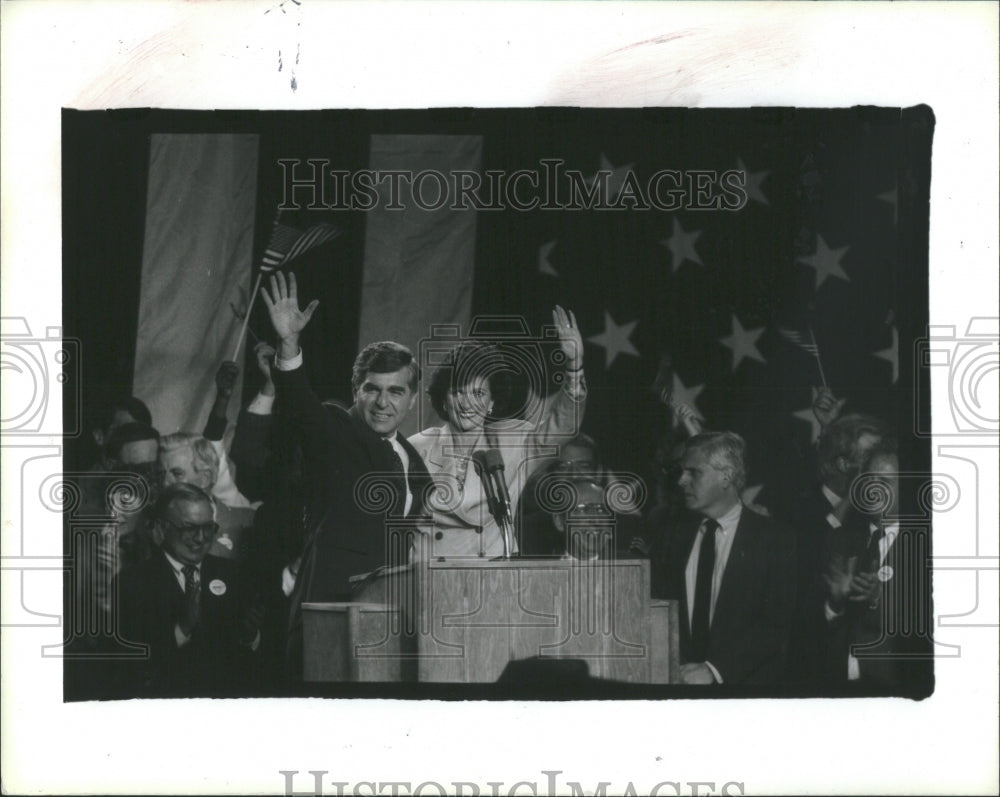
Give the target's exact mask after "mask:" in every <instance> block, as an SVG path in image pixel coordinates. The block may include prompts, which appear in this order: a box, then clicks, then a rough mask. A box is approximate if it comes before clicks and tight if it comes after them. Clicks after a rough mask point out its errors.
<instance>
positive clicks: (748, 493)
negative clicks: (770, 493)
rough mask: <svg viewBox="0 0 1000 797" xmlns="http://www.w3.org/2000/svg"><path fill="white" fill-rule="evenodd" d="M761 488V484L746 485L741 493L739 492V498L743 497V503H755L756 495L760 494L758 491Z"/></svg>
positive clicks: (762, 486)
mask: <svg viewBox="0 0 1000 797" xmlns="http://www.w3.org/2000/svg"><path fill="white" fill-rule="evenodd" d="M763 489H764V485H763V484H755V485H753V486H752V487H747V488H746V489H745V490H744V491H743V492H742V493H740V498H742V499H743V503H744V504H756V503H757V496H758V495H760V491H761V490H763Z"/></svg>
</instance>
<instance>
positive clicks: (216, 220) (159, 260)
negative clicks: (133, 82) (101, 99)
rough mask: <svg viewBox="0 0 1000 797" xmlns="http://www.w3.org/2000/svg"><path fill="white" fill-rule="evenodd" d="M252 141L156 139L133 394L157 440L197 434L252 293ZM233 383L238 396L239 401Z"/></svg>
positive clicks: (254, 149) (226, 137) (237, 137)
mask: <svg viewBox="0 0 1000 797" xmlns="http://www.w3.org/2000/svg"><path fill="white" fill-rule="evenodd" d="M257 146H258V141H257V136H256V135H229V134H226V135H154V136H153V137H152V140H151V142H150V154H149V187H148V192H147V201H146V228H145V238H144V243H143V253H142V285H141V288H140V299H139V322H138V333H137V341H136V356H135V374H134V380H133V390H134V392H135V395H137V396H139V398H141V399H142V400H143V401H145V402H146V403H147V404H148V405H149V408H150V410H151V412H152V414H153V422H154V423H155V424H156V426H157V428H158V429H159V430H160V432H161V433H170V432H174V431H178V430H184V431H195V432H200V431H201V430H202V428H203V427H204V424H205V421H206V419H207V417H208V412H209V408H210V405H211V402H212V399H213V398H214V395H215V372H216V369H217V368H218V366H219V363H220V362H221V361H222V360H224V359H226V358H228V357H229V356H230V355H231V353H232V349H233V346H234V345H235V343H236V338H237V336H238V335H239V329H240V320H239V319H238V318H237V317H236V316H235V314H234V313H232V312H231V311H230V302H232V303H234V304H235V305H236V306H238V307H243V306H245V303H246V301H247V298H248V294H249V292H250V280H251V257H252V249H253V224H254V205H255V200H256V185H257ZM240 393H241V386H240V384H239V383H237V385H236V387H235V389H234V391H233V394H234V395H236V396H239V395H240Z"/></svg>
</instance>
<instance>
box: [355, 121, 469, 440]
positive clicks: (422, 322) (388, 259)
mask: <svg viewBox="0 0 1000 797" xmlns="http://www.w3.org/2000/svg"><path fill="white" fill-rule="evenodd" d="M481 160H482V138H481V136H445V135H441V136H411V135H373V136H372V138H371V156H370V160H369V167H370V168H371V169H373V170H396V169H399V170H406V171H407V172H408V173H410V174H412V175H416V174H418V173H420V172H423V171H436V172H439V173H441V174H442V175H444V176H445V178H446V181H450V180H451V174H452V173H453V172H455V171H458V170H462V171H478V170H479V169H480V162H481ZM429 182H431V183H433V181H429ZM388 183H389V181H385V182H383V183H381V184H380V185H379V189H380V190H379V203H378V205H377V206H376V207H375V208H374V209H372V210H370V211H368V214H367V217H366V220H365V259H364V275H363V280H362V295H361V322H360V325H359V340H358V345H359V348H360V347H361V346H364V345H366V344H368V343H371V342H372V341H377V340H395V341H398V342H399V343H403V344H405V345H407V346H409V347H410V348H411V349H413V352H414V354H416V355H417V356H419V347H420V341H421V340H424V339H425V338H427V336H428V335H429V334H430V330H431V325H432V324H459V325H460V326H461V329H462V332H463V334H467V333H468V325H469V318H470V313H471V307H472V275H473V270H474V264H475V241H476V212H475V211H474V210H472V209H471V208H470V209H468V210H450V209H449V204H450V203H449V202H445V203H443V207H441V208H440V209H438V210H424V209H421V208H420V207H417V206H415V205H414V204H413V202H412V200H411V198H410V194H409V191H408V190H407V189H405V188H404V190H402V191H401V192H400V194H401V196H400V197H399V199H400V200H401V201H402V203H403V204H404V205H405V209H403V210H387V209H386V205H388V204H389V202H390V199H389V185H388ZM427 190H428V196H427V197H425V200H433V199H434V198H435V197H434V196H433V193H434V191H435V190H436V188H434V189H431V188H428V189H427ZM429 407H430V404H429V403H421V411H420V412H416V411H415V412H412V413H411V414H410V416H409V417H408V418H407V419H406V423H405V424H404V427H405V428H402V427H401V428H400V431H401V432H402V433H403V434H407V435H408V434H411V433H413V432H415V431H418V426H419V425H424V426H426V425H428V422H434V421H435V420H436V416H432V417H431V418H428V417H426V416H427V415H428V414H429V413H428V411H425V410H427V409H428V408H429ZM421 416H423V417H421Z"/></svg>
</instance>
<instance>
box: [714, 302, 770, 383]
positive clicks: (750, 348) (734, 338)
mask: <svg viewBox="0 0 1000 797" xmlns="http://www.w3.org/2000/svg"><path fill="white" fill-rule="evenodd" d="M730 329H731V331H732V333H731V334H730V335H728V336H727V337H724V338H719V343H721V344H722V345H723V346H725V347H726V348H727V349H731V350H732V352H733V370H734V371H735V370H736V369H737V368H739V367H740V363H741V362H743V360H745V359H747V358H750V359H751V360H757V362H761V363H764V364H765V365H766V364H767V360H765V359H764V355H762V354H761V353H760V351H759V350H758V349H757V338H759V337H760V336H761V335H763V334H764V329H765V327H757V328H756V329H744V328H743V325H742V324H741V323H740V320H739V319H738V318H737V317H736V316H735V315H733V321H732V326H731V327H730Z"/></svg>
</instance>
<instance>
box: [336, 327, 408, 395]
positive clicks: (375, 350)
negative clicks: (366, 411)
mask: <svg viewBox="0 0 1000 797" xmlns="http://www.w3.org/2000/svg"><path fill="white" fill-rule="evenodd" d="M401 368H409V370H410V378H409V380H408V384H409V386H410V390H412V391H413V392H414V393H416V392H417V381H418V380H419V379H420V368H419V366H418V365H417V361H416V359H415V358H414V356H413V352H412V351H410V350H409V349H408V348H406V346H404V345H403V344H401V343H395V342H393V341H391V340H383V341H379V342H378V343H369V344H368V345H367V346H365V347H364V348H363V349H362V350H361V351H360V352H358V356H357V357H355V358H354V368H353V369H352V370H351V390H352V391H353V392H355V393H356V392H357V391H358V388H360V387H361V385H362V384H363V383H364V381H365V379H367V378H368V374H370V373H373V374H391V373H395V372H396V371H398V370H400V369H401Z"/></svg>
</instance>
